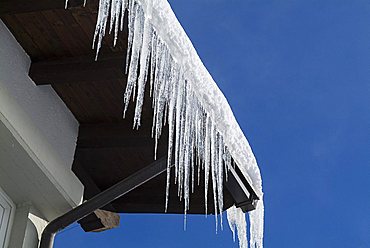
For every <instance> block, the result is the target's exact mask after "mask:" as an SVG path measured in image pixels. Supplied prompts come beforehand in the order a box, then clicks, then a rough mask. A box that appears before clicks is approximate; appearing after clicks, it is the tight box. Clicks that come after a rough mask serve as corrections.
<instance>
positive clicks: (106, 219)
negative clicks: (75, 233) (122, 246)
mask: <svg viewBox="0 0 370 248" xmlns="http://www.w3.org/2000/svg"><path fill="white" fill-rule="evenodd" d="M119 221H120V216H119V214H117V213H114V212H110V211H106V210H102V209H97V210H95V211H94V212H93V213H91V214H89V215H88V216H86V217H85V218H83V219H81V220H79V221H78V223H79V224H80V225H81V227H82V229H83V230H84V231H85V232H103V231H106V230H109V229H113V228H116V227H118V226H119Z"/></svg>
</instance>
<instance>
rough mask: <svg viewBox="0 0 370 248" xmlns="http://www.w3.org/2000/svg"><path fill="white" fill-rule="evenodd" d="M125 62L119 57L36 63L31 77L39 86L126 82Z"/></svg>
mask: <svg viewBox="0 0 370 248" xmlns="http://www.w3.org/2000/svg"><path fill="white" fill-rule="evenodd" d="M124 60H125V57H123V56H122V55H118V56H101V57H99V60H97V61H95V59H94V56H82V57H73V58H66V59H62V60H50V61H42V62H35V63H32V65H31V68H30V71H29V75H30V77H31V78H32V80H33V81H34V82H35V83H36V84H37V85H44V84H62V83H76V82H79V83H83V82H91V81H95V82H106V81H112V80H124V79H125V78H126V75H125V73H124V68H123V61H124Z"/></svg>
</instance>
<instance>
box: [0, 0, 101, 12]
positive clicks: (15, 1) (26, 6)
mask: <svg viewBox="0 0 370 248" xmlns="http://www.w3.org/2000/svg"><path fill="white" fill-rule="evenodd" d="M87 2H88V4H96V3H97V1H96V0H88V1H87ZM83 3H84V1H83V0H69V1H68V8H74V7H82V6H83ZM0 6H1V8H0V16H2V15H5V14H20V13H29V12H39V11H43V10H54V9H64V8H65V1H64V0H37V1H29V0H1V1H0Z"/></svg>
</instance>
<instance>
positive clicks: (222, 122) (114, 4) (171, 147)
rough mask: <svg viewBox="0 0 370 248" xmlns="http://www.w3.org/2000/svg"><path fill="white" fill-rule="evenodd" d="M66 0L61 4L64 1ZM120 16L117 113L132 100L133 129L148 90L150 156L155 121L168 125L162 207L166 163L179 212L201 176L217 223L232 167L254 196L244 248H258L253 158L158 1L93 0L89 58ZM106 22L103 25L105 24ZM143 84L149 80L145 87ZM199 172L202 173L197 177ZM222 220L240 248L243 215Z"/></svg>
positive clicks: (258, 185)
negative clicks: (120, 100) (122, 54)
mask: <svg viewBox="0 0 370 248" xmlns="http://www.w3.org/2000/svg"><path fill="white" fill-rule="evenodd" d="M67 5H68V2H67V1H66V6H67ZM125 11H127V13H128V24H127V25H128V48H127V57H126V67H125V68H123V71H124V72H126V73H127V74H128V80H127V85H126V89H125V92H124V116H125V114H126V111H127V109H128V106H129V102H130V101H131V100H132V101H134V103H135V114H134V120H133V127H134V128H136V129H138V128H139V127H140V125H141V112H142V107H143V102H144V95H145V94H144V93H145V90H146V88H147V87H149V91H150V96H151V98H152V107H153V123H152V137H153V138H154V141H155V146H154V157H155V159H156V156H157V155H156V154H157V146H158V141H159V139H160V137H161V134H162V130H163V126H164V125H166V124H167V125H168V131H169V135H168V155H167V156H168V157H167V182H166V202H165V211H167V207H168V200H169V197H170V196H169V188H170V182H171V178H170V176H171V173H170V172H171V169H170V168H171V165H172V164H174V172H175V177H174V179H173V180H174V182H175V184H177V192H178V197H179V199H180V200H181V201H183V204H184V213H185V221H184V224H185V225H186V214H187V212H188V210H189V209H190V204H191V203H190V195H191V193H192V192H193V191H194V188H195V187H196V186H195V181H196V178H197V181H198V185H199V183H200V179H201V178H204V187H205V191H204V194H205V212H206V214H208V197H209V196H208V191H209V183H210V182H211V184H212V189H211V190H212V195H213V205H214V213H215V221H216V230H217V228H218V220H220V221H219V222H220V225H221V228H222V212H223V210H224V206H223V181H224V178H225V180H228V170H229V168H231V166H233V165H234V166H238V167H239V169H240V170H241V172H242V173H243V175H244V176H245V178H246V180H247V181H248V182H249V184H250V185H251V187H253V189H254V191H255V192H256V194H257V195H258V196H259V198H260V200H259V201H258V203H257V209H256V210H254V211H251V212H250V213H249V220H250V247H253V248H260V247H262V245H263V244H262V243H263V242H262V241H263V218H264V217H263V215H264V208H263V200H262V197H263V193H262V179H261V174H260V171H259V168H258V166H257V162H256V159H255V157H254V155H253V152H252V150H251V148H250V146H249V143H248V141H247V139H246V138H245V136H244V134H243V132H242V130H241V129H240V127H239V125H238V123H237V122H236V120H235V117H234V115H233V113H232V111H231V108H230V106H229V104H228V103H227V100H226V99H225V97H224V95H223V94H222V93H221V91H220V90H219V88H218V87H217V85H216V83H215V82H214V80H213V78H212V77H211V75H210V74H209V73H208V71H207V69H206V68H205V66H204V65H203V63H202V61H201V60H200V58H199V56H198V54H197V52H196V50H195V49H194V47H193V45H192V43H191V41H190V40H189V38H188V37H187V35H186V33H185V31H184V30H183V29H182V27H181V25H180V23H179V22H178V20H177V18H176V16H175V15H174V13H173V12H172V10H171V7H170V5H169V4H168V2H167V1H166V0H132V1H128V0H100V1H99V10H98V17H97V23H96V28H95V33H94V39H93V47H96V58H98V55H99V51H100V48H101V45H102V42H103V37H104V35H105V34H106V29H107V25H109V26H108V27H109V33H113V35H114V39H113V45H116V42H117V39H118V31H119V30H122V29H123V26H124V24H123V20H124V15H125ZM108 22H109V23H108ZM147 81H148V82H149V83H148V84H149V85H147ZM203 173H204V174H203ZM227 217H228V222H229V225H230V227H231V229H232V230H233V232H234V233H235V232H237V235H238V239H239V243H240V247H243V248H244V247H248V242H247V231H246V230H247V226H246V219H245V218H246V215H245V214H244V213H243V212H242V211H241V210H240V209H239V208H236V207H232V208H230V209H228V211H227Z"/></svg>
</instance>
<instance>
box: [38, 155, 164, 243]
mask: <svg viewBox="0 0 370 248" xmlns="http://www.w3.org/2000/svg"><path fill="white" fill-rule="evenodd" d="M166 169H167V159H166V157H163V158H161V159H159V160H157V161H155V162H153V163H152V164H150V165H148V166H147V167H145V168H143V169H141V170H140V171H138V172H136V173H134V174H133V175H131V176H129V177H127V178H125V179H123V180H122V181H120V182H118V183H117V184H115V185H113V186H112V187H110V188H108V189H107V190H105V191H103V192H101V193H99V194H97V195H96V196H94V197H93V198H91V199H90V200H88V201H86V202H84V203H82V204H81V205H79V206H77V207H76V208H74V209H72V210H71V211H69V212H67V213H65V214H64V215H62V216H60V217H58V218H56V219H55V220H53V221H51V222H50V223H49V224H48V225H47V226H46V228H45V229H44V231H43V233H42V236H41V242H40V246H39V247H40V248H52V247H53V244H54V238H55V235H56V233H57V232H59V231H61V230H63V229H64V228H66V227H67V226H69V225H71V224H72V223H73V222H75V221H78V220H80V219H82V218H84V217H86V216H87V215H89V214H91V213H92V212H94V211H95V210H97V209H99V208H102V207H104V206H105V205H107V204H109V203H110V202H112V201H114V200H115V199H117V198H119V197H121V196H123V195H125V194H127V193H128V192H130V191H131V190H133V189H135V188H137V187H139V186H140V185H142V184H144V183H145V182H147V181H149V180H151V179H152V178H154V177H156V176H158V175H159V174H161V173H162V172H164V171H165V170H166Z"/></svg>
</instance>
